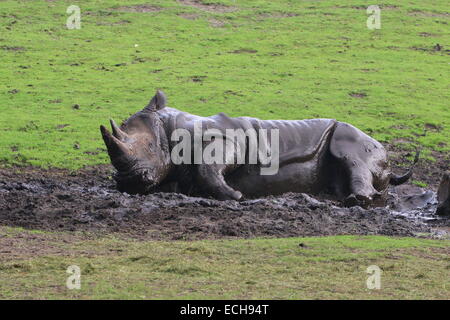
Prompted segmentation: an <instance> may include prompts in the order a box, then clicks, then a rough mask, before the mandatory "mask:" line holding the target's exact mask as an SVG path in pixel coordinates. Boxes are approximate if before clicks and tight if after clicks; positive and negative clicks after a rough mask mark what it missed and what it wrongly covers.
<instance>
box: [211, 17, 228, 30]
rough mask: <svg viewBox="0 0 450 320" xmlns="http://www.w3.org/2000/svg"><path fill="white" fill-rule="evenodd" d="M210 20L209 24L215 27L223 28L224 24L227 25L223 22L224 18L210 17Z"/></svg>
mask: <svg viewBox="0 0 450 320" xmlns="http://www.w3.org/2000/svg"><path fill="white" fill-rule="evenodd" d="M208 21H209V25H210V26H211V27H214V28H222V27H223V26H225V22H223V21H222V20H217V19H208Z"/></svg>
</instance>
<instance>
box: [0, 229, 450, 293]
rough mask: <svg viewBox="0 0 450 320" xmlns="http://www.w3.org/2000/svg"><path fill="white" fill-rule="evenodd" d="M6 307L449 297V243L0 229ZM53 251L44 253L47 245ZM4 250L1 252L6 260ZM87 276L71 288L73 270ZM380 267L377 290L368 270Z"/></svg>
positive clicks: (0, 271) (0, 276)
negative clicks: (55, 302)
mask: <svg viewBox="0 0 450 320" xmlns="http://www.w3.org/2000/svg"><path fill="white" fill-rule="evenodd" d="M0 243H1V244H2V245H4V244H6V243H11V244H12V245H11V246H9V250H12V251H13V252H14V259H13V260H11V261H8V260H5V259H0V279H1V281H0V298H2V299H5V298H7V299H12V298H14V299H19V298H20V299H63V298H71V299H72V298H78V299H94V298H95V299H112V298H115V299H237V298H239V299H449V298H450V294H449V292H450V282H449V278H450V258H449V247H448V242H444V241H436V240H421V239H414V238H397V239H395V238H388V237H376V236H372V237H369V236H366V237H355V236H337V237H323V238H289V239H253V240H233V241H231V240H219V241H195V242H185V241H172V242H158V241H155V242H152V243H148V242H142V241H132V240H123V239H122V240H121V239H118V238H115V237H108V238H96V237H93V238H92V239H86V236H81V235H74V234H64V233H43V232H30V231H24V230H21V229H11V228H0ZM44 243H45V245H43V244H44ZM3 255H5V253H4V252H0V258H3ZM70 265H78V266H79V267H80V269H81V288H80V289H79V290H77V289H72V290H69V289H67V287H66V280H67V278H68V277H69V274H68V273H66V270H67V268H68V266H70ZM370 265H377V266H378V267H380V268H381V270H382V274H381V288H380V289H379V290H378V289H368V288H367V286H366V280H367V278H368V277H369V276H370V275H369V274H368V273H366V269H367V267H369V266H370Z"/></svg>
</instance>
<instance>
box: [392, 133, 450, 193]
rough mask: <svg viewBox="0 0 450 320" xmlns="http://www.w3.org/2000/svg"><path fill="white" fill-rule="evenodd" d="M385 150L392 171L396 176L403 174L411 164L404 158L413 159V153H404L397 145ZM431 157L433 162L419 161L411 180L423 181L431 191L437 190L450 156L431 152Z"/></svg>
mask: <svg viewBox="0 0 450 320" xmlns="http://www.w3.org/2000/svg"><path fill="white" fill-rule="evenodd" d="M407 143H408V144H410V145H411V144H413V145H414V142H411V141H408V142H407ZM385 148H386V150H388V154H389V162H390V164H391V167H392V168H393V171H394V172H395V173H396V174H403V173H404V172H405V170H406V168H407V167H409V166H410V165H411V162H412V160H407V159H406V158H408V157H409V158H410V159H411V158H413V157H414V152H411V151H405V150H403V149H402V148H401V146H398V145H385ZM431 155H432V156H433V157H434V159H435V162H429V161H424V160H419V163H418V164H417V165H416V168H415V170H414V174H413V177H412V178H411V179H412V180H419V181H423V182H425V183H427V185H428V187H429V188H431V189H432V190H437V188H438V186H439V183H440V182H441V179H442V176H443V174H444V172H447V171H448V170H449V169H450V154H448V153H447V154H446V153H440V152H432V153H431Z"/></svg>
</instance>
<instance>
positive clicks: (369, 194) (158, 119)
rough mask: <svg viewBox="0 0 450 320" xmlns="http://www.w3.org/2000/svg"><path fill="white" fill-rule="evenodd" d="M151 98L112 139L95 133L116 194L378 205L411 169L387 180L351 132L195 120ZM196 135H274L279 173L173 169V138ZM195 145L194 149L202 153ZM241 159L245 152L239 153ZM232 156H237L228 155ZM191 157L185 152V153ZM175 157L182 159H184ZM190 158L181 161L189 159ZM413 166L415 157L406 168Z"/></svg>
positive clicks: (326, 123) (322, 126)
mask: <svg viewBox="0 0 450 320" xmlns="http://www.w3.org/2000/svg"><path fill="white" fill-rule="evenodd" d="M166 101H167V99H166V96H165V95H164V93H163V92H162V91H159V90H158V91H157V92H156V94H155V95H154V96H153V97H152V98H151V100H150V102H149V103H148V105H147V106H145V107H144V108H143V109H142V110H141V111H139V112H137V113H135V114H133V115H132V116H131V117H129V118H128V119H127V120H126V121H124V122H123V124H122V125H121V126H120V127H119V126H118V125H117V124H116V123H115V122H114V120H110V123H111V128H112V132H110V131H108V130H107V129H106V128H105V127H104V126H100V131H101V134H102V136H103V140H104V142H105V144H106V147H107V150H108V154H109V156H110V158H111V162H112V164H113V166H114V167H115V169H116V173H115V174H114V179H115V181H116V183H117V188H118V189H119V190H120V191H122V192H127V193H131V194H136V193H140V194H147V193H151V192H155V191H156V190H170V191H177V192H181V193H185V194H196V193H197V194H200V195H203V196H211V197H214V198H216V199H219V200H241V199H245V198H256V197H261V196H268V195H280V194H283V193H286V192H298V193H309V194H318V193H324V194H331V195H334V197H335V198H339V199H341V200H342V201H343V203H344V204H345V205H347V206H354V205H359V206H363V207H368V206H378V205H383V204H384V200H385V196H386V193H387V188H388V185H389V184H392V185H399V184H402V183H404V182H406V181H407V180H408V179H409V178H410V177H411V176H412V173H413V167H414V165H412V166H411V168H410V169H409V170H408V171H407V172H406V174H404V175H402V176H397V175H395V174H393V173H392V172H391V171H390V169H389V166H388V161H387V153H386V150H385V149H384V147H383V146H382V145H381V143H379V142H378V141H376V140H374V139H373V138H371V137H369V136H368V135H367V134H365V133H363V132H362V131H361V130H359V129H357V128H355V127H354V126H352V125H350V124H348V123H344V122H340V121H337V120H334V119H309V120H260V119H257V118H251V117H236V118H232V117H229V116H227V115H226V114H224V113H219V114H217V115H213V116H210V117H201V116H197V115H193V114H190V113H187V112H183V111H180V110H177V109H175V108H170V107H168V106H166ZM199 123H200V124H201V125H202V128H203V130H206V129H215V130H218V131H220V132H223V133H224V134H226V130H227V129H236V130H239V129H242V130H248V129H255V130H260V129H266V130H273V129H276V130H277V132H278V136H279V146H278V156H279V159H278V160H279V161H278V165H279V169H278V171H277V172H276V174H272V175H264V174H261V171H260V169H261V168H262V167H264V166H265V165H266V164H262V163H260V162H257V163H246V162H244V163H239V164H238V163H195V162H194V161H193V162H191V163H186V162H184V163H175V162H174V161H173V159H172V158H173V157H171V153H172V151H173V149H174V148H175V145H176V144H177V143H178V140H177V141H173V139H172V138H173V137H172V135H173V133H174V132H175V131H176V130H177V129H184V130H185V131H187V132H188V133H191V134H192V135H193V136H194V135H195V132H194V131H195V124H199ZM207 145H208V142H203V145H202V147H203V148H205V147H207ZM244 148H246V149H245V150H240V152H244V153H247V156H248V151H249V150H248V148H249V146H248V145H246V146H244ZM236 150H238V148H236ZM191 152H192V151H191ZM183 156H186V154H184V155H183ZM194 156H195V155H194V154H193V152H192V154H189V157H194ZM417 160H418V153H417V154H416V159H415V161H414V164H415V163H416V162H417Z"/></svg>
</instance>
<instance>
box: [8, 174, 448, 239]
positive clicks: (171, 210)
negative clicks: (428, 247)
mask: <svg viewBox="0 0 450 320" xmlns="http://www.w3.org/2000/svg"><path fill="white" fill-rule="evenodd" d="M111 170H112V169H111V167H110V166H98V167H94V168H88V169H84V170H80V171H77V172H76V173H70V172H68V171H65V170H42V169H36V168H22V169H18V168H15V169H0V225H3V226H13V227H23V228H26V229H38V230H48V231H73V232H75V231H76V232H83V231H86V232H91V233H95V234H109V233H119V234H122V235H126V236H131V237H136V238H141V239H164V240H180V239H187V240H193V239H217V238H252V237H292V236H324V235H337V234H352V235H375V234H377V235H389V236H428V237H438V238H440V237H448V234H449V230H450V219H449V218H448V217H439V216H437V215H435V211H436V206H437V199H436V193H435V190H434V185H430V186H429V187H428V188H426V189H424V188H419V187H417V186H415V185H412V184H406V185H402V186H397V187H392V188H391V189H390V190H389V201H388V206H387V207H385V208H374V209H368V210H365V209H363V208H360V207H352V208H344V207H342V206H341V204H340V203H339V202H336V201H332V200H325V199H320V198H313V197H311V196H309V195H306V194H294V193H288V194H285V195H282V196H277V197H266V198H261V199H256V200H248V201H239V202H238V201H231V200H230V201H217V200H214V199H206V198H199V197H188V196H185V195H182V194H176V193H154V194H150V195H129V194H126V193H121V192H119V191H117V190H116V188H115V183H114V181H113V180H111V178H110V176H111V172H112V171H111ZM423 172H425V171H423Z"/></svg>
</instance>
